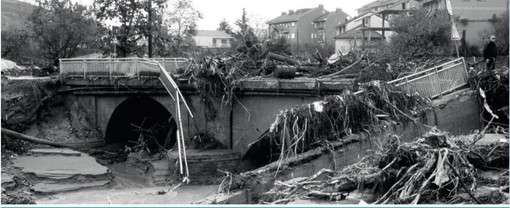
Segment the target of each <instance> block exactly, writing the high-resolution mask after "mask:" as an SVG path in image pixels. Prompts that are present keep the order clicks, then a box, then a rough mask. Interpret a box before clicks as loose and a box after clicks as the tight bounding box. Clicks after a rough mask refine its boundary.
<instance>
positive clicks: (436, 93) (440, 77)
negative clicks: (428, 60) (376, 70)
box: [388, 58, 468, 99]
mask: <svg viewBox="0 0 510 208" xmlns="http://www.w3.org/2000/svg"><path fill="white" fill-rule="evenodd" d="M467 82H468V72H467V70H466V64H465V62H464V58H459V59H455V60H453V61H449V62H446V63H444V64H441V65H438V66H434V67H432V68H429V69H427V70H424V71H421V72H418V73H415V74H411V75H408V76H405V77H402V78H399V79H395V80H392V81H390V82H388V84H394V85H395V86H397V87H400V88H401V89H403V90H404V91H406V92H407V93H409V94H415V93H418V94H419V95H421V96H426V97H429V98H431V99H433V98H436V97H441V96H443V95H444V94H446V93H449V92H453V91H455V90H457V89H459V88H461V87H463V86H465V85H466V84H467Z"/></svg>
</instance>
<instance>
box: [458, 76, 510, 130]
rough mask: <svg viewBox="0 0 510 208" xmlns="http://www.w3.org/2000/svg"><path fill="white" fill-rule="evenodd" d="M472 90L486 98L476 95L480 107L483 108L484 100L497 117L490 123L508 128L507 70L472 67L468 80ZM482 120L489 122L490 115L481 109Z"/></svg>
mask: <svg viewBox="0 0 510 208" xmlns="http://www.w3.org/2000/svg"><path fill="white" fill-rule="evenodd" d="M468 82H469V84H470V86H471V88H472V89H474V90H477V91H480V90H481V92H483V93H484V94H485V95H486V98H483V97H482V96H481V95H480V94H478V98H479V99H478V100H479V102H480V103H481V105H480V106H484V104H485V103H484V102H485V101H484V100H486V102H487V104H488V106H490V108H491V109H492V111H494V113H495V115H497V116H498V118H497V119H495V120H494V121H493V122H492V123H493V124H496V125H497V126H503V127H508V99H509V98H508V69H498V70H495V71H486V70H479V69H477V68H475V67H472V68H471V70H470V72H469V80H468ZM482 112H483V114H482V119H484V120H485V121H486V122H488V121H489V120H491V118H492V114H491V113H489V112H488V110H486V109H485V110H484V109H482Z"/></svg>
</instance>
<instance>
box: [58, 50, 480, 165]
mask: <svg viewBox="0 0 510 208" xmlns="http://www.w3.org/2000/svg"><path fill="white" fill-rule="evenodd" d="M157 61H158V62H159V63H161V64H160V66H164V67H161V69H165V70H166V72H160V71H159V70H160V69H157V68H154V65H151V64H150V63H149V62H147V61H145V60H143V59H106V60H104V59H101V60H99V59H64V60H62V61H61V80H62V82H63V83H64V87H63V89H62V90H60V93H61V94H63V95H65V97H66V99H65V100H66V104H67V105H75V104H77V105H78V106H79V107H81V109H83V110H84V111H85V112H86V115H87V117H88V119H89V120H90V121H91V122H92V123H93V124H95V125H96V126H97V127H98V128H99V130H100V131H101V133H102V135H103V139H104V142H105V143H122V142H126V141H133V140H136V139H137V138H138V132H136V131H134V130H135V129H136V125H142V123H144V126H150V125H153V124H155V123H158V122H159V123H165V122H167V123H166V126H165V128H167V129H170V130H168V131H167V132H164V133H161V134H160V135H158V141H159V143H160V144H165V145H166V146H167V147H169V146H172V145H173V144H174V143H175V141H176V135H175V134H176V133H175V129H177V125H176V123H177V121H178V119H177V118H178V117H177V116H176V107H177V106H176V103H177V102H176V100H175V96H171V95H172V94H173V95H175V89H171V87H169V85H170V84H169V82H168V80H166V79H165V78H164V77H163V76H162V74H172V73H174V72H175V71H177V70H179V69H180V68H182V67H184V66H185V64H186V62H184V61H182V60H179V59H170V61H169V60H164V59H161V60H157ZM165 61H166V62H165ZM462 61H463V60H462ZM462 63H463V62H462ZM455 64H456V65H455ZM450 65H452V64H451V63H450ZM454 65H455V66H460V64H458V63H454ZM445 66H446V65H445ZM443 67H444V66H443ZM443 67H437V68H435V69H434V72H435V74H432V75H435V77H437V80H432V82H430V83H429V84H432V86H436V88H440V87H442V86H443V85H445V86H444V87H443V88H444V89H442V88H441V89H437V90H438V91H434V90H432V91H431V90H429V91H431V93H432V94H431V95H429V96H431V97H437V96H441V95H442V93H444V92H447V91H454V90H456V89H458V88H460V87H462V86H464V85H465V81H463V82H464V83H460V84H459V82H458V80H456V81H455V82H454V83H455V84H454V85H448V84H447V83H446V82H445V80H447V78H451V77H452V76H453V77H459V76H457V75H455V73H454V72H452V71H453V70H449V71H447V72H448V73H446V76H444V78H443V76H442V75H441V74H440V72H441V70H442V69H443ZM446 68H448V67H446ZM457 68H459V67H457ZM463 70H464V72H465V68H463ZM457 71H459V72H460V74H461V75H462V74H464V72H462V69H457ZM457 74H459V73H457ZM424 75H427V74H426V73H424V74H421V75H417V76H415V77H405V79H399V80H396V81H395V82H394V83H395V84H396V85H402V86H406V87H407V88H406V89H407V90H413V89H416V88H420V86H421V85H424V82H423V79H422V78H420V77H423V76H424ZM462 76H464V75H462ZM425 78H427V80H429V81H430V80H431V77H430V74H429V75H428V76H425ZM466 78H467V76H466ZM170 79H171V78H170ZM409 79H413V80H418V81H417V82H415V83H417V84H416V85H413V84H410V82H408V80H409ZM165 80H166V81H165ZM404 81H405V82H404ZM173 82H175V84H176V86H177V87H178V89H179V90H180V91H181V92H182V95H183V97H184V98H185V101H186V104H187V105H188V106H189V108H190V110H191V112H193V117H192V116H191V115H190V113H189V112H188V111H187V110H186V108H185V107H184V106H185V105H184V104H185V103H184V102H183V101H182V100H181V101H180V102H179V103H180V104H181V105H180V106H181V108H183V110H182V111H181V112H182V113H181V115H182V118H181V119H182V125H183V126H182V131H183V134H184V137H185V138H190V137H192V136H193V135H195V134H197V133H208V134H210V135H211V136H213V137H214V138H215V139H216V140H217V141H219V142H220V143H222V144H223V145H224V146H226V147H228V148H229V149H231V150H233V151H235V152H237V153H238V154H240V155H244V154H245V153H246V152H247V151H248V149H249V144H250V143H252V142H254V141H256V140H257V139H258V138H259V137H260V136H261V135H262V134H263V133H265V132H266V130H268V129H269V127H270V125H271V124H272V123H273V121H274V120H275V118H276V115H277V114H278V113H279V112H280V111H281V110H284V109H287V108H289V107H292V106H295V105H301V104H307V103H311V102H314V101H317V100H322V99H323V97H324V96H325V95H329V94H338V93H340V92H342V91H343V90H344V89H348V88H350V85H352V80H350V79H339V80H318V79H310V78H296V79H291V80H285V79H274V78H265V79H244V80H240V81H239V85H238V88H237V89H236V92H235V93H236V99H234V100H233V102H232V104H229V105H224V104H222V103H221V101H220V100H217V101H215V102H213V103H212V105H204V102H203V100H202V98H201V96H200V95H199V93H198V92H197V90H196V88H195V87H194V86H192V85H190V84H189V83H188V81H187V80H185V79H177V80H174V81H173ZM165 83H166V84H165ZM436 83H440V84H439V85H436ZM445 83H446V84H445ZM425 84H427V83H425ZM446 85H448V86H446ZM463 105H464V104H463ZM476 107H477V106H475V107H474V108H476ZM211 108H212V109H211ZM214 111H216V114H215V115H216V116H214V115H213V112H214ZM434 118H436V119H437V116H435V117H434ZM458 119H460V120H462V119H463V118H458ZM437 122H438V121H436V122H435V124H437Z"/></svg>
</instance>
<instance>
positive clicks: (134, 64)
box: [60, 58, 187, 79]
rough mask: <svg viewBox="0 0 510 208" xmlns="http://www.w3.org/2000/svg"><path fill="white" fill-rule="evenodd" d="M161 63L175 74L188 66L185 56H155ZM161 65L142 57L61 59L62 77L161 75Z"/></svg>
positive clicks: (155, 59) (154, 59)
mask: <svg viewBox="0 0 510 208" xmlns="http://www.w3.org/2000/svg"><path fill="white" fill-rule="evenodd" d="M149 60H152V61H157V62H158V63H160V64H161V65H162V66H163V67H164V68H165V69H166V71H167V72H168V73H170V74H175V73H176V72H177V70H178V69H179V68H185V67H186V66H187V60H186V59H185V58H153V59H149ZM159 75H160V69H159V66H156V65H154V64H153V63H150V62H149V61H148V60H144V59H140V58H115V59H111V58H110V59H103V58H86V59H76V58H70V59H60V76H61V77H69V78H73V77H81V78H84V79H87V78H98V77H108V78H120V77H136V78H140V77H159Z"/></svg>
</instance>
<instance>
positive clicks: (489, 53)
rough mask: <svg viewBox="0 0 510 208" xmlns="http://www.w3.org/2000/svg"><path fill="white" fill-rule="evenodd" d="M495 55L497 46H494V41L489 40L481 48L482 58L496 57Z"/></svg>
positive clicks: (496, 54)
mask: <svg viewBox="0 0 510 208" xmlns="http://www.w3.org/2000/svg"><path fill="white" fill-rule="evenodd" d="M496 56H498V47H496V43H494V42H492V41H490V42H489V43H487V45H486V46H485V48H484V49H483V58H484V59H491V58H496Z"/></svg>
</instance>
